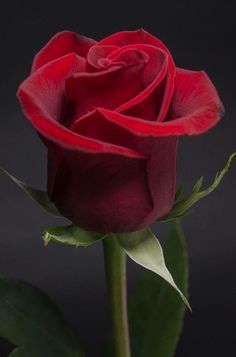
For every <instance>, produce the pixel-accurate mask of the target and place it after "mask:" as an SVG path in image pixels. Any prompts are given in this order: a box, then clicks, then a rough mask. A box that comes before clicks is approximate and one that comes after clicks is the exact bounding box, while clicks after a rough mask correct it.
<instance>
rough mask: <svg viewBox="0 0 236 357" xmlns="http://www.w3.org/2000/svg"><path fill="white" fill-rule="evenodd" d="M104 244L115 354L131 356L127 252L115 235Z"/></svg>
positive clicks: (122, 356) (107, 238) (109, 237)
mask: <svg viewBox="0 0 236 357" xmlns="http://www.w3.org/2000/svg"><path fill="white" fill-rule="evenodd" d="M103 244H104V259H105V269H106V280H107V289H108V294H109V300H110V310H111V315H112V323H113V339H114V346H115V356H116V357H131V351H130V338H129V324H128V311H127V272H126V253H125V252H124V251H123V250H122V249H121V248H120V247H119V245H118V243H117V241H116V239H115V235H110V236H108V237H106V238H105V239H104V240H103Z"/></svg>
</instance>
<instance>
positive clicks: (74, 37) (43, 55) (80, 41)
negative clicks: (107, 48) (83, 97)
mask: <svg viewBox="0 0 236 357" xmlns="http://www.w3.org/2000/svg"><path fill="white" fill-rule="evenodd" d="M96 43H97V42H96V41H95V40H93V39H91V38H88V37H85V36H81V35H78V34H77V33H75V32H71V31H62V32H58V33H57V34H56V35H55V36H53V37H52V38H51V39H50V41H49V42H48V43H47V44H46V45H45V46H44V47H43V48H42V49H41V50H40V51H39V52H38V53H37V55H36V56H35V58H34V62H33V65H32V72H33V71H35V70H36V69H38V68H39V67H41V66H43V65H44V64H46V63H48V62H51V61H53V60H55V59H56V58H60V57H62V56H65V55H67V54H69V53H76V54H77V55H79V56H81V57H84V58H85V57H86V56H87V53H88V51H89V49H90V47H91V46H93V45H95V44H96Z"/></svg>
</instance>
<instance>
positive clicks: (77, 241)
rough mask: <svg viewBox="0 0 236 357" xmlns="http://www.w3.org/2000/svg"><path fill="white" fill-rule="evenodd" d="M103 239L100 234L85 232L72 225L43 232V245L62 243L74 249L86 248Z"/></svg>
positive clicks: (102, 235)
mask: <svg viewBox="0 0 236 357" xmlns="http://www.w3.org/2000/svg"><path fill="white" fill-rule="evenodd" d="M104 237H105V235H104V234H102V233H97V232H91V231H85V230H83V229H82V228H80V227H77V226H75V225H73V224H71V225H69V226H65V227H52V228H48V229H47V230H45V231H44V232H43V235H42V238H43V240H44V243H45V245H47V244H48V243H49V242H50V241H53V242H57V243H64V244H69V245H73V246H76V247H88V246H90V245H92V244H93V243H96V242H98V241H99V240H101V239H103V238H104Z"/></svg>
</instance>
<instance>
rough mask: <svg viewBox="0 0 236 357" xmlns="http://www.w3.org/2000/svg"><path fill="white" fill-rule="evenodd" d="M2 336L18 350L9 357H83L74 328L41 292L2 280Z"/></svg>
mask: <svg viewBox="0 0 236 357" xmlns="http://www.w3.org/2000/svg"><path fill="white" fill-rule="evenodd" d="M0 336H1V337H2V338H4V339H6V340H7V341H9V342H10V343H12V344H13V345H15V346H16V347H15V348H14V350H13V351H12V352H11V353H10V355H9V357H32V356H34V357H42V356H44V357H52V356H57V357H82V356H84V354H83V353H82V352H81V350H80V348H79V346H78V344H77V341H76V338H75V336H74V333H73V331H72V329H71V326H70V325H69V324H68V323H67V321H66V320H65V319H64V317H63V315H62V314H61V312H60V310H59V309H58V308H57V306H55V305H54V304H53V302H52V301H51V300H50V299H49V298H48V297H47V296H46V295H45V294H44V293H43V292H42V291H40V290H39V289H37V288H35V287H33V286H32V285H30V284H28V283H26V282H24V281H21V280H18V279H12V278H4V277H0Z"/></svg>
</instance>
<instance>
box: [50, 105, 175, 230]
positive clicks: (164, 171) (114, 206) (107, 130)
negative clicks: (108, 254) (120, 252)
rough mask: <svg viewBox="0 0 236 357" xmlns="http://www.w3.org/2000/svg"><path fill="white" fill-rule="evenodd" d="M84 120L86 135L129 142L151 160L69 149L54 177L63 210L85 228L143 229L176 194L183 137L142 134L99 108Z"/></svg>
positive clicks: (55, 194)
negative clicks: (178, 150)
mask: <svg viewBox="0 0 236 357" xmlns="http://www.w3.org/2000/svg"><path fill="white" fill-rule="evenodd" d="M79 124H80V125H79V130H80V133H82V134H83V135H86V136H87V135H89V136H90V137H93V138H96V139H99V140H102V141H103V140H105V141H106V142H113V143H116V144H118V145H124V146H126V145H128V146H129V147H131V148H134V149H136V150H137V151H138V152H142V153H143V154H144V155H145V156H146V158H147V159H146V160H142V162H141V161H140V160H139V161H138V160H134V159H132V160H131V159H127V158H121V157H118V156H116V157H114V159H113V158H111V157H110V156H109V155H104V154H102V153H101V154H100V155H99V154H98V155H92V156H91V155H90V156H89V157H88V155H83V153H81V154H77V153H74V154H73V153H71V152H69V153H67V152H65V153H64V155H63V160H62V161H60V165H59V166H58V168H57V171H56V175H54V174H52V175H51V176H52V180H54V181H53V188H54V192H53V194H52V199H53V200H54V201H55V203H56V205H57V207H59V209H60V210H61V212H62V213H63V214H64V215H65V216H66V217H68V218H69V219H71V220H72V221H73V222H74V223H75V224H78V225H79V226H81V227H83V228H85V229H88V228H89V227H90V229H93V230H95V231H99V232H104V233H109V232H122V231H132V230H138V229H142V228H144V227H146V226H147V225H149V224H150V223H152V222H153V221H154V220H155V219H157V218H159V217H162V216H163V215H165V214H166V213H167V212H168V211H169V210H170V208H171V206H172V204H173V198H174V193H175V174H176V167H175V165H176V146H177V137H175V136H171V137H161V138H155V139H153V138H151V137H140V136H139V137H137V136H136V135H134V134H133V133H131V132H129V130H127V129H126V128H123V127H120V126H119V124H117V123H112V122H110V121H107V119H106V118H105V117H104V116H102V115H101V113H99V112H97V111H94V112H93V113H90V114H89V115H88V116H87V117H86V118H81V120H80V122H79ZM167 157H168V160H167V159H166V158H167ZM54 161H55V159H54ZM51 186H52V185H51ZM78 202H80V204H79V205H78ZM75 205H76V207H77V209H76V210H74V209H73V208H74V207H75ZM89 212H90V213H89ZM129 212H132V213H131V214H129Z"/></svg>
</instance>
